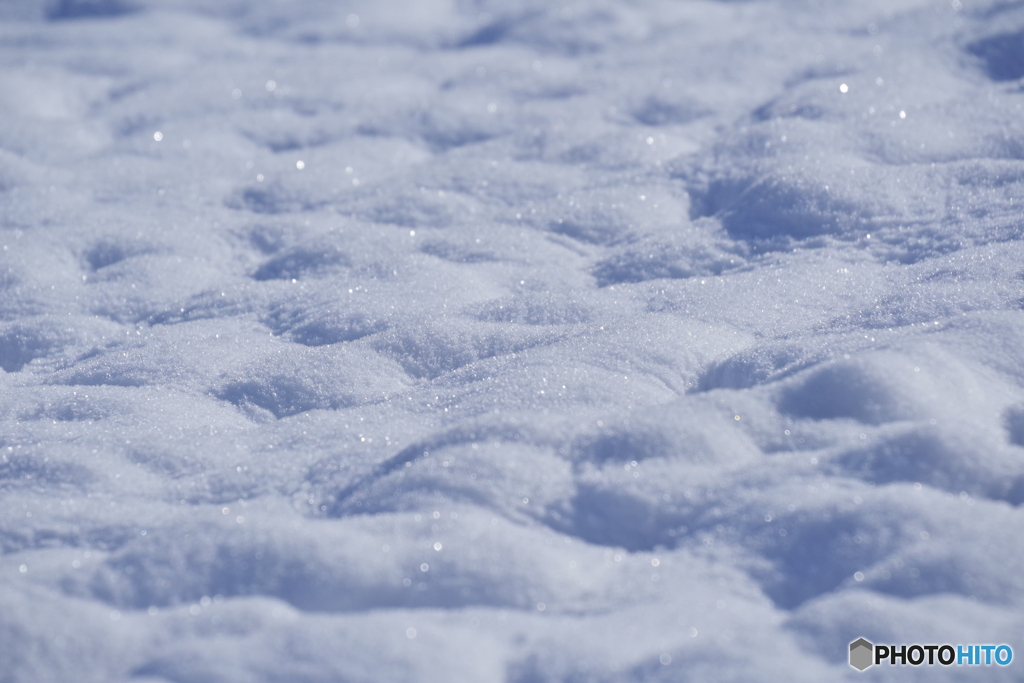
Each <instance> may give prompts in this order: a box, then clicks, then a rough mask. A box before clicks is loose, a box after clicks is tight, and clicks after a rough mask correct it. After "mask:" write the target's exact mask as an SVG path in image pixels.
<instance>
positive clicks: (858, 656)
mask: <svg viewBox="0 0 1024 683" xmlns="http://www.w3.org/2000/svg"><path fill="white" fill-rule="evenodd" d="M874 654H875V646H874V645H872V644H871V643H870V642H869V641H867V640H865V639H864V638H858V639H857V640H855V641H853V642H852V643H850V666H852V667H853V668H854V669H856V670H857V671H863V670H864V669H866V668H868V667H869V666H871V665H872V664H874V663H875V662H874Z"/></svg>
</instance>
